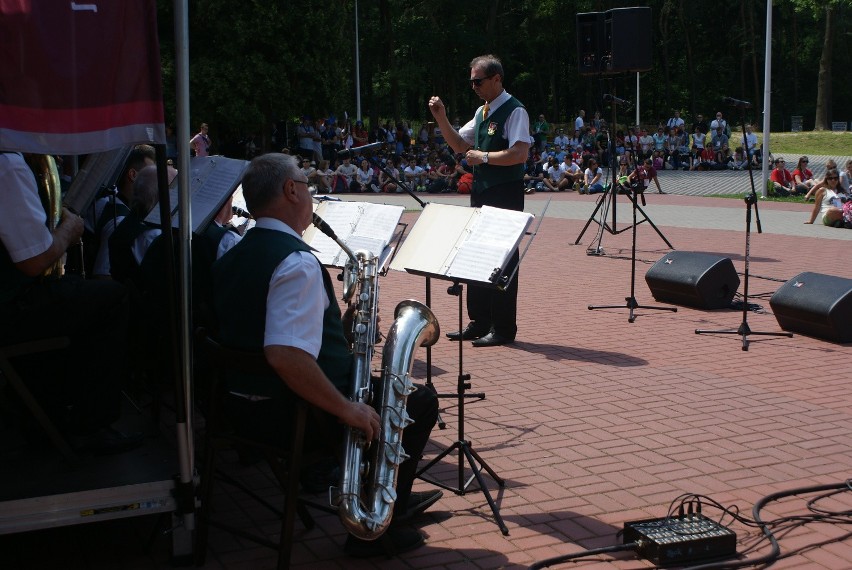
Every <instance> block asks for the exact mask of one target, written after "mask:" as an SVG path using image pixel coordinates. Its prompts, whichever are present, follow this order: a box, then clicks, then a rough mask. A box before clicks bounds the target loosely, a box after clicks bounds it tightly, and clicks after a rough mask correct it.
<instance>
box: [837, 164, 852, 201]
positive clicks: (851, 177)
mask: <svg viewBox="0 0 852 570" xmlns="http://www.w3.org/2000/svg"><path fill="white" fill-rule="evenodd" d="M840 189H841V190H842V191H843V192H844V193H845V194H852V159H849V160H847V161H846V168H845V169H844V170H843V172H841V173H840Z"/></svg>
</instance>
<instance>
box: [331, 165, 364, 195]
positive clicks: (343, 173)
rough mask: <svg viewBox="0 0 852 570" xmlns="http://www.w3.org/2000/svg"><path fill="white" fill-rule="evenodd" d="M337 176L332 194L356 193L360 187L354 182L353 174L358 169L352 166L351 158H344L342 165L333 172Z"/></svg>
mask: <svg viewBox="0 0 852 570" xmlns="http://www.w3.org/2000/svg"><path fill="white" fill-rule="evenodd" d="M334 172H335V174H337V176H336V177H335V182H334V192H335V193H341V192H357V191H358V189H359V188H360V186H358V183H357V182H356V181H355V173H356V172H358V167H357V166H355V165H354V164H352V158H351V157H348V156H347V157H345V158H344V159H343V164H341V165H340V166H338V167H337V170H335V171H334Z"/></svg>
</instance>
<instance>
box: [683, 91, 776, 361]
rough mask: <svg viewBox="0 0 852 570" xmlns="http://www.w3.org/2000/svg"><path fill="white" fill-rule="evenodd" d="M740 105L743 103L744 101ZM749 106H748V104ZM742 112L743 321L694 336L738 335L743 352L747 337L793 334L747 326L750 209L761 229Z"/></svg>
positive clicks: (758, 228)
mask: <svg viewBox="0 0 852 570" xmlns="http://www.w3.org/2000/svg"><path fill="white" fill-rule="evenodd" d="M741 103H745V102H744V101H743V102H741ZM748 105H749V106H750V104H748ZM736 106H739V107H740V110H741V111H742V124H743V152H744V153H745V155H746V158H747V159H748V176H749V180H750V182H751V193H750V194H746V195H745V197H744V198H743V199H744V200H745V204H746V232H745V272H744V276H743V320H742V322H741V323H740V326H739V327H738V328H737V329H736V330H707V329H695V334H738V335H742V337H743V346H742V349H743V350H748V337H749V335H757V336H786V337H788V338H792V336H793V333H789V332H757V331H753V330H751V328H749V326H748V275H749V258H750V256H751V209H752V208H754V215H755V221H756V222H757V233H759V234H760V233H763V228H762V227H761V226H760V212H758V210H757V192H756V191H755V189H754V172H753V171H752V168H751V157H749V156H748V140H747V139H746V130H745V125H746V115H745V110H746V106H745V105H736Z"/></svg>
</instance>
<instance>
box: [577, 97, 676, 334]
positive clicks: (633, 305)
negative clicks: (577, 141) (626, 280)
mask: <svg viewBox="0 0 852 570" xmlns="http://www.w3.org/2000/svg"><path fill="white" fill-rule="evenodd" d="M610 98H611V101H610V103H611V105H612V124H613V127H612V128H615V127H614V125H615V124H616V123H615V118H616V115H615V107H616V105H617V99H616V98H615V97H614V96H610ZM610 130H612V129H610ZM609 153H610V157H609V163H610V169H611V171H612V185H611V186H610V189H609V190H610V192H612V196H613V198H612V201H613V220H614V217H615V212H614V208H615V196H616V195H617V190H616V187H617V186H618V172H617V170H616V157H615V139H613V138H611V137H610V139H609ZM639 183H640V184H641V181H640V182H639ZM637 194H638V193H637V192H635V191H633V190H632V189H631V190H630V191H629V192H628V194H627V197H628V198H629V199H630V202H631V203H632V204H633V208H632V209H633V223H632V224H631V227H632V228H633V245H632V249H631V255H630V296H629V297H625V298H624V300H625V301H626V304H625V305H589V310H590V311H594V310H595V309H621V308H625V309H628V310H629V311H630V312H629V315H628V317H627V322H628V323H632V322H634V321H635V320H636V314H635V313H634V311H635V310H636V309H649V310H653V311H671V312H673V313H674V312H677V308H676V307H657V306H653V305H640V304H639V303H638V302H637V301H636V226H638V225H639V223H637V221H636V212H637V211H638V210H640V209H641V208H640V207H639V204H638V203H637V200H638V195H637ZM642 199H643V200H644V195H642ZM643 215H644V212H643ZM604 217H606V210H604ZM645 219H646V220H648V222H649V223H650V224H651V225H652V226H654V223H653V222H651V221H650V220H649V219H648V217H647V216H645ZM614 225H615V222H614V221H613V226H614ZM625 229H626V228H625ZM654 229H657V228H656V226H654ZM657 233H658V234H659V233H660V232H659V230H657ZM581 235H582V234H581ZM598 235H599V238H600V237H603V226H601V229H600V233H599V234H598ZM660 237H663V235H662V234H660ZM663 241H665V242H666V243H667V244H668V246H669V247H672V246H671V244H670V243H669V242H668V240H666V238H665V237H663ZM598 248H600V241H598ZM598 255H600V254H598Z"/></svg>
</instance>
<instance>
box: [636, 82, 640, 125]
mask: <svg viewBox="0 0 852 570" xmlns="http://www.w3.org/2000/svg"><path fill="white" fill-rule="evenodd" d="M636 126H637V127H638V126H639V72H638V71H637V72H636Z"/></svg>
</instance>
